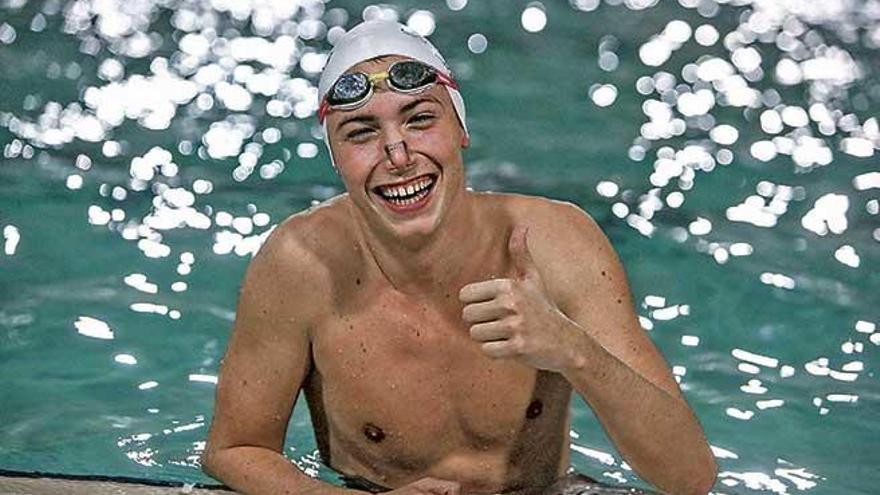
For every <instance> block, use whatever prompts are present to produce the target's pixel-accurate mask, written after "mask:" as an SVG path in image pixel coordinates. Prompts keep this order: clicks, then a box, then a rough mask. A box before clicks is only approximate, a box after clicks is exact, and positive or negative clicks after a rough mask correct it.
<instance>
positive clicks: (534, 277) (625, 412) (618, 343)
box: [460, 205, 716, 494]
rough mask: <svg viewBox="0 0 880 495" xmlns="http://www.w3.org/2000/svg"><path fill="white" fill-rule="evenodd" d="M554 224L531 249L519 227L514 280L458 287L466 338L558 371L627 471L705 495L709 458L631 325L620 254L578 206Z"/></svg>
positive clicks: (514, 237)
mask: <svg viewBox="0 0 880 495" xmlns="http://www.w3.org/2000/svg"><path fill="white" fill-rule="evenodd" d="M552 217H553V218H552V220H547V221H546V222H542V221H540V220H539V221H536V222H534V225H533V226H532V228H531V229H530V230H529V233H528V238H529V239H531V240H532V242H529V243H527V235H526V232H525V229H523V228H518V229H515V230H514V232H513V233H512V234H511V239H510V243H509V250H510V252H511V257H512V260H513V262H514V266H515V267H516V268H517V272H518V273H517V274H516V276H515V277H513V278H511V279H497V280H491V281H484V282H478V283H476V284H470V285H468V286H465V288H464V289H462V293H461V294H460V297H461V299H462V301H463V302H464V303H465V304H466V306H465V308H464V314H463V317H464V319H465V321H467V322H468V323H470V324H471V329H470V331H471V336H472V337H473V338H474V339H475V340H477V341H479V342H480V343H481V345H482V348H483V351H484V352H485V353H486V354H487V355H489V356H491V357H494V358H505V359H517V360H520V361H522V362H524V363H526V364H528V365H530V366H532V367H535V368H538V369H545V370H550V371H555V372H558V373H560V374H562V375H563V376H564V377H565V378H566V379H567V380H568V381H569V382H570V383H571V384H572V386H573V388H574V389H575V390H577V391H578V393H580V394H581V396H582V397H583V398H584V399H585V401H586V402H587V403H588V404H589V405H590V407H591V408H592V409H593V410H594V412H595V413H596V416H597V417H598V419H599V421H600V422H601V423H602V426H603V427H604V428H605V430H606V432H607V433H608V435H609V437H610V438H611V439H612V441H613V442H614V444H615V445H616V446H617V448H618V449H619V451H620V452H621V454H623V456H624V458H626V460H627V461H628V462H629V464H630V465H631V466H633V468H634V469H635V470H636V472H638V473H639V474H640V475H641V476H642V477H643V478H645V479H646V480H648V481H650V482H651V483H653V484H654V485H655V486H657V487H658V488H660V489H661V490H663V491H665V492H668V493H674V494H691V493H693V494H704V493H706V492H708V491H709V490H710V489H711V487H712V485H713V483H714V479H715V472H716V467H715V462H714V459H713V457H712V454H711V451H710V449H709V446H708V444H707V442H706V440H705V437H704V435H703V432H702V429H701V428H700V425H699V423H698V421H697V419H696V417H695V416H694V414H693V412H692V411H691V409H690V407H689V406H688V404H687V402H686V401H685V399H684V398H683V397H682V395H681V393H680V392H679V390H678V386H677V384H676V383H675V380H674V379H673V377H672V374H671V373H670V371H669V368H668V366H667V365H666V363H665V361H664V359H663V357H662V355H661V354H660V353H659V351H658V350H657V349H656V347H655V346H654V345H653V343H652V342H651V340H650V339H649V338H648V337H647V335H645V333H644V331H643V330H642V329H641V328H640V326H639V324H638V319H637V316H636V313H635V310H634V308H633V306H632V301H631V296H630V293H629V287H628V285H627V282H626V277H625V274H624V272H623V268H622V266H621V265H620V262H619V260H618V259H617V256H616V255H615V253H614V251H613V249H612V248H611V246H610V244H609V243H608V241H607V239H606V238H605V236H604V235H603V234H602V233H601V231H600V230H599V228H598V227H597V226H596V225H595V224H594V223H593V222H592V220H590V219H589V217H587V216H586V215H585V214H583V213H582V212H580V211H579V210H577V209H576V208H575V207H573V206H561V205H560V206H555V207H554V211H553V214H552ZM530 245H531V246H532V247H533V249H532V250H530V249H529V246H530ZM533 254H534V259H532V255H533ZM539 267H540V269H539Z"/></svg>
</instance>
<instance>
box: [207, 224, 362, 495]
mask: <svg viewBox="0 0 880 495" xmlns="http://www.w3.org/2000/svg"><path fill="white" fill-rule="evenodd" d="M283 228H284V225H282V226H280V227H278V229H283ZM278 229H276V231H275V232H273V234H272V236H270V237H269V239H268V240H267V241H266V243H265V244H264V245H263V247H262V248H261V249H260V251H259V253H258V254H257V256H256V257H255V258H254V259H253V260H252V262H251V264H250V266H249V267H248V270H247V273H246V275H245V279H244V283H243V285H242V290H241V293H240V296H239V302H238V307H237V311H236V317H235V323H234V327H233V331H232V336H231V337H230V341H229V345H228V347H227V351H226V356H225V357H224V359H223V362H222V366H221V370H220V377H219V380H218V383H217V392H216V399H215V409H214V419H213V422H212V425H211V430H210V432H209V435H208V441H207V444H206V447H205V452H204V454H203V455H202V468H203V469H204V470H205V472H206V473H208V474H209V475H211V476H213V477H215V478H217V479H218V480H221V481H223V482H224V483H225V484H226V485H228V486H230V487H231V488H233V489H234V490H236V491H238V492H241V493H246V494H273V495H274V494H308V495H323V494H327V495H335V494H340V495H341V494H344V493H357V492H354V491H351V490H344V489H341V488H338V487H334V486H332V485H330V484H328V483H324V482H322V481H319V480H315V479H313V478H311V477H309V476H307V475H306V474H304V473H303V472H301V471H300V470H299V469H298V468H297V467H296V466H295V465H294V464H293V463H291V462H290V461H289V460H288V459H287V458H285V457H284V455H283V454H282V449H283V444H284V437H285V433H286V431H287V423H288V420H289V419H290V414H291V412H292V410H293V406H294V404H295V403H296V399H297V396H298V394H299V391H300V388H301V386H302V383H303V381H304V379H305V377H306V375H307V373H308V370H309V368H310V366H311V358H310V354H311V352H310V348H309V337H308V325H309V319H310V316H311V314H312V313H311V311H312V310H311V307H312V306H311V305H312V304H313V303H316V302H318V301H313V300H312V299H313V298H315V297H317V296H316V295H315V291H308V290H302V288H303V287H308V286H312V285H313V284H315V280H314V279H315V278H320V273H319V272H318V268H317V267H316V265H309V264H308V262H309V261H312V260H311V259H310V258H311V254H310V253H309V252H308V250H306V249H305V248H304V247H303V246H302V245H301V243H299V242H298V241H297V240H296V239H295V238H293V236H292V235H291V234H286V233H285V232H284V231H279V230H278ZM310 278H311V279H312V280H311V281H310V280H309V279H310Z"/></svg>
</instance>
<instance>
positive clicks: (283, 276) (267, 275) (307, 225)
mask: <svg viewBox="0 0 880 495" xmlns="http://www.w3.org/2000/svg"><path fill="white" fill-rule="evenodd" d="M343 209H344V207H343V205H342V204H341V198H337V199H336V200H331V201H328V202H325V203H322V204H321V205H319V206H316V207H313V208H309V209H307V210H304V211H302V212H299V213H296V214H294V215H291V216H290V217H288V218H287V219H285V220H284V221H283V222H281V223H279V224H278V225H277V226H276V227H275V228H274V229H273V231H272V233H271V234H270V235H269V236H268V238H267V239H266V241H265V242H264V243H263V245H262V247H261V248H260V250H259V251H258V252H257V254H256V256H255V257H254V259H253V260H252V261H251V264H250V265H249V267H248V270H247V274H246V275H245V280H244V283H243V285H242V302H248V301H252V300H255V299H256V300H260V301H262V302H263V303H264V304H271V303H273V302H275V303H277V305H278V307H276V308H271V309H272V310H273V311H280V310H281V308H282V307H283V308H287V310H288V311H290V310H292V311H296V312H297V313H298V314H300V315H303V311H305V310H307V309H309V308H320V307H325V306H322V305H320V304H318V303H320V302H323V301H321V299H325V300H326V298H327V297H329V296H330V291H331V290H332V287H333V285H334V284H333V277H334V271H335V270H332V269H331V267H333V266H334V262H335V258H340V257H342V255H341V254H340V253H338V252H337V251H338V250H339V246H343V245H346V244H345V243H344V242H343V240H344V239H345V238H347V237H350V236H351V234H350V232H349V229H348V228H347V226H348V225H347V222H346V216H345V214H344V211H342V210H343ZM303 287H308V288H309V290H302V289H303Z"/></svg>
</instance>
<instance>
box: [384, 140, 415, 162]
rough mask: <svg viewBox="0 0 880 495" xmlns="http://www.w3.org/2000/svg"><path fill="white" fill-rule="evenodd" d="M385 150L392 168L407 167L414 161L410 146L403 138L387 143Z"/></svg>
mask: <svg viewBox="0 0 880 495" xmlns="http://www.w3.org/2000/svg"><path fill="white" fill-rule="evenodd" d="M384 150H385V155H386V156H387V157H388V163H389V164H390V165H391V167H392V168H395V169H405V168H407V167H408V166H409V165H410V164H411V163H412V160H411V159H410V158H411V157H410V154H409V148H408V147H407V145H406V141H404V140H402V139H401V140H400V141H396V142H393V143H388V144H386V145H385V146H384Z"/></svg>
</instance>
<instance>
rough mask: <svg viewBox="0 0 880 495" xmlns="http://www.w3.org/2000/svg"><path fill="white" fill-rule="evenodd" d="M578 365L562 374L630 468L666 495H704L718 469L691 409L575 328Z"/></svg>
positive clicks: (673, 394) (581, 330)
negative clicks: (594, 414) (585, 403)
mask: <svg viewBox="0 0 880 495" xmlns="http://www.w3.org/2000/svg"><path fill="white" fill-rule="evenodd" d="M569 324H570V325H572V328H571V331H573V332H577V334H578V335H579V336H580V338H578V339H576V345H575V346H574V349H575V360H574V365H573V366H571V367H569V368H568V369H565V370H563V372H562V374H563V376H565V378H566V379H567V380H568V381H569V382H570V383H571V384H572V386H573V387H574V389H575V390H577V391H578V393H580V394H581V396H582V397H583V398H584V400H585V401H586V402H587V403H588V404H589V405H590V407H591V408H592V409H593V411H594V412H595V413H596V416H597V417H598V418H599V421H600V422H601V423H602V426H603V427H604V428H605V431H606V432H607V433H608V435H609V437H611V440H612V441H613V442H614V444H615V445H616V446H617V448H618V450H619V451H620V452H621V454H622V455H623V456H624V458H625V459H626V460H627V462H628V463H629V464H630V465H631V466H632V467H633V469H635V471H636V472H638V473H639V475H641V476H642V477H643V478H645V479H646V480H648V481H650V482H651V483H653V484H654V485H655V486H657V487H658V488H659V489H661V490H663V491H664V492H668V493H672V494H676V495H678V494H705V493H706V492H708V491H709V490H710V489H711V487H712V484H713V483H714V480H715V473H716V466H715V460H714V458H713V456H712V452H711V450H710V449H709V446H708V443H707V442H706V439H705V436H704V435H703V431H702V428H701V427H700V424H699V422H698V421H697V419H696V417H695V416H694V414H693V412H692V411H691V409H690V407H689V406H688V404H687V403H686V402H685V400H684V399H683V398H682V397H681V396H680V395H678V394H677V393H670V392H668V391H666V390H664V389H663V388H661V387H660V386H658V385H655V384H654V383H652V382H651V381H650V380H648V379H647V378H645V377H643V376H642V375H640V374H638V373H637V372H636V371H634V370H633V369H632V368H630V367H629V366H627V365H626V364H625V363H624V362H622V361H621V360H620V359H618V358H616V357H615V356H614V355H612V354H611V353H610V352H609V351H607V350H606V349H605V348H604V347H602V346H601V345H600V344H599V343H598V342H597V341H596V340H594V339H593V338H591V337H590V336H589V335H587V333H586V332H585V331H584V330H583V329H582V328H581V327H579V326H578V325H577V324H576V323H575V322H570V323H569Z"/></svg>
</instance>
